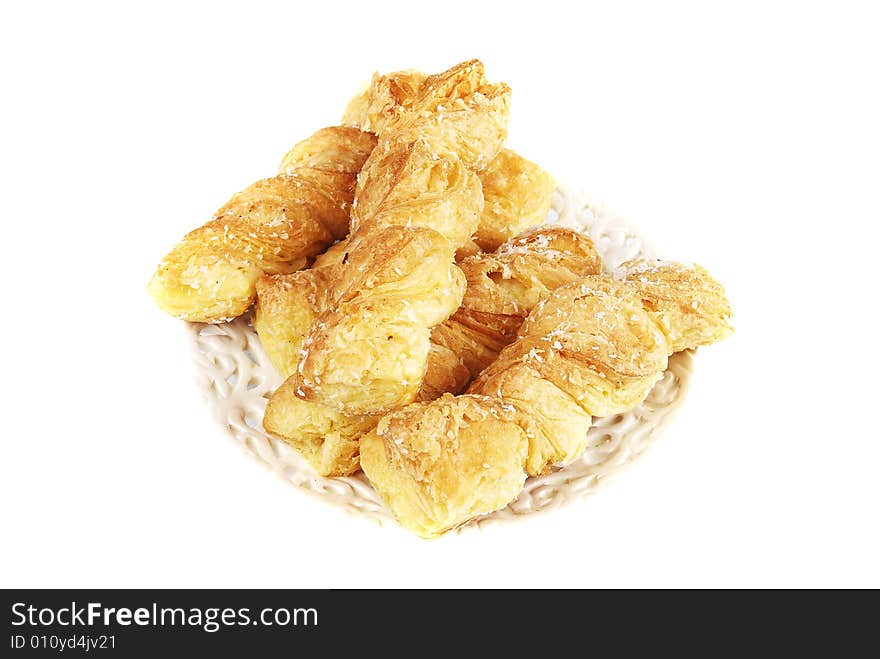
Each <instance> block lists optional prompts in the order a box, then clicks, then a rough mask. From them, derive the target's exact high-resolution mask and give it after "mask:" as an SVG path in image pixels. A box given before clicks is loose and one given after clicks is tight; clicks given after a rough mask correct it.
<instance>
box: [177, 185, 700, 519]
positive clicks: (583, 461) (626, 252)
mask: <svg viewBox="0 0 880 659" xmlns="http://www.w3.org/2000/svg"><path fill="white" fill-rule="evenodd" d="M548 223H549V224H559V225H562V226H567V227H572V228H575V229H578V230H580V231H583V232H584V233H586V234H587V235H589V236H590V238H592V240H593V242H594V243H595V246H596V249H597V250H598V251H599V254H600V255H601V256H602V261H603V266H604V268H605V270H606V271H609V272H610V271H611V270H614V269H615V268H617V267H618V266H619V265H620V264H621V263H623V262H624V261H628V260H629V259H633V258H644V259H653V258H657V254H655V252H654V250H653V249H652V248H651V247H650V245H648V244H647V243H646V242H645V241H644V240H643V239H642V238H641V237H640V236H639V235H638V234H637V233H636V232H635V230H634V229H633V228H632V227H631V226H630V225H629V224H627V223H626V222H624V221H623V220H621V219H620V218H619V217H617V216H616V215H614V214H613V213H611V212H609V211H608V210H607V209H606V208H605V207H604V206H603V205H601V204H595V203H592V202H590V201H588V200H586V199H585V198H584V197H582V196H580V195H576V194H574V193H573V192H571V191H570V190H567V189H559V190H557V191H556V193H555V194H554V197H553V206H552V210H551V211H550V215H549V217H548ZM187 327H188V330H189V336H190V340H191V341H192V343H193V347H194V350H193V354H194V356H195V363H196V367H197V370H198V378H199V385H200V387H201V389H202V390H203V392H204V393H205V396H206V398H207V400H208V402H209V404H210V406H211V408H212V410H213V412H214V414H215V416H216V417H217V419H218V420H219V421H220V422H221V423H222V424H223V426H224V427H225V428H226V429H227V431H228V432H229V434H230V435H231V436H232V437H233V438H234V439H235V440H236V441H237V442H238V443H239V444H240V445H241V446H242V447H243V448H244V449H245V450H246V451H247V452H249V453H250V454H252V455H253V456H255V457H256V458H257V459H259V460H260V461H262V462H264V463H265V464H266V465H268V466H269V467H271V468H272V469H273V470H274V471H276V472H278V473H279V474H280V475H281V476H282V477H284V478H285V479H286V480H288V481H289V482H290V483H292V484H293V485H295V486H297V487H299V488H302V489H303V490H306V491H308V492H311V493H312V494H315V495H317V496H320V497H321V498H323V499H325V500H327V501H328V502H329V503H332V504H335V505H338V506H343V507H345V508H346V509H348V510H349V511H351V512H355V513H358V514H361V515H366V516H368V517H370V518H372V519H374V520H377V521H379V522H381V521H384V520H388V519H390V518H391V517H390V514H389V512H388V510H387V509H386V508H385V506H384V505H383V503H382V502H381V500H380V499H379V498H378V496H377V495H376V493H375V491H374V490H373V488H372V487H371V486H370V484H369V482H368V481H367V479H366V478H365V477H364V476H363V474H361V473H358V474H356V475H354V476H348V477H345V478H324V477H322V476H318V475H317V474H316V473H315V472H314V470H313V469H312V468H311V467H310V466H309V464H308V462H306V460H305V459H304V458H303V457H302V456H301V455H300V454H299V453H298V452H297V451H296V449H294V448H292V447H290V446H288V445H287V444H285V443H284V442H282V441H280V440H277V439H275V438H273V437H270V436H269V435H267V434H266V432H265V431H264V430H263V424H262V420H263V410H264V409H265V407H266V401H267V399H268V397H269V396H270V395H271V393H272V392H273V391H274V390H275V388H276V387H277V386H278V385H279V384H281V377H280V376H279V375H278V373H277V372H276V371H275V369H274V368H273V366H272V365H271V364H270V363H269V359H268V358H267V357H266V353H265V352H264V351H263V347H262V346H261V345H260V341H259V339H258V338H257V334H256V332H255V331H254V329H253V327H251V324H250V315H246V316H242V317H241V318H238V319H236V320H234V321H232V322H231V323H226V324H222V325H203V324H200V323H187ZM691 368H692V353H691V352H690V351H685V352H681V353H678V354H676V355H673V356H672V357H671V358H670V359H669V368H668V369H667V371H666V373H665V374H664V376H663V378H662V379H661V380H660V381H659V382H658V383H657V384H656V385H655V386H654V388H653V389H652V390H651V393H650V394H649V395H648V397H647V398H646V399H645V401H644V402H643V403H642V404H641V405H639V406H638V407H636V408H635V409H633V410H631V411H629V412H627V413H626V414H618V415H616V416H613V417H607V418H597V419H594V421H593V427H592V428H590V431H589V435H590V438H591V442H590V446H591V447H592V448H590V449H588V450H587V451H586V453H584V455H583V456H581V457H580V458H579V459H578V460H576V461H574V462H573V463H571V464H569V465H567V466H566V467H564V468H562V469H558V470H556V471H553V472H552V473H550V474H547V475H545V476H541V477H538V478H529V479H528V480H527V481H526V484H525V488H524V489H523V491H522V494H520V496H519V497H518V498H517V499H516V500H515V501H513V502H512V503H511V504H510V505H508V506H507V507H506V508H504V509H503V510H499V511H496V512H494V513H492V514H491V515H487V516H485V517H481V518H479V519H476V520H473V521H472V522H470V523H469V524H466V525H465V526H464V527H461V528H470V527H474V526H483V525H485V524H487V523H490V522H496V521H501V520H511V519H514V518H519V517H522V516H524V515H528V514H531V513H535V512H539V511H542V510H547V509H549V508H553V507H556V506H559V505H562V504H563V503H565V502H568V501H572V500H574V499H581V498H583V497H584V496H586V495H587V494H589V493H590V492H591V491H592V490H593V489H594V488H595V487H596V486H597V485H598V484H599V483H600V482H601V481H602V480H603V479H605V478H607V477H608V476H610V475H611V474H612V473H614V472H615V471H617V470H618V469H620V468H621V467H622V466H624V465H626V464H628V463H629V462H631V461H632V460H633V459H634V458H635V457H637V456H638V455H639V454H640V453H642V451H644V450H645V448H646V447H647V446H648V445H649V443H650V442H651V440H652V439H653V438H654V437H656V435H657V431H658V430H659V429H660V428H661V426H663V424H664V422H665V421H666V420H667V419H668V418H669V416H670V413H671V412H673V411H674V410H675V409H676V408H677V407H678V406H679V404H680V403H681V401H682V398H683V396H684V393H685V391H686V388H687V383H688V380H689V379H690V372H691Z"/></svg>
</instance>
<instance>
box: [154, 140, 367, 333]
mask: <svg viewBox="0 0 880 659" xmlns="http://www.w3.org/2000/svg"><path fill="white" fill-rule="evenodd" d="M375 144H376V138H375V136H373V135H371V134H370V133H366V132H362V131H360V130H357V129H356V128H347V127H341V126H337V127H332V128H324V129H322V130H319V131H318V132H316V133H315V134H314V135H312V136H311V137H309V138H308V139H306V140H304V141H303V142H300V143H299V144H297V145H296V146H294V147H293V149H291V151H290V152H289V153H288V154H287V155H286V156H285V157H284V160H283V161H282V164H281V168H280V173H279V174H278V175H277V176H274V177H272V178H268V179H264V180H262V181H258V182H256V183H254V184H253V185H251V186H250V187H248V188H245V189H244V190H242V191H241V192H239V193H238V194H236V195H235V196H233V197H232V199H230V200H229V202H228V203H227V204H226V205H225V206H223V207H222V208H221V209H220V210H219V211H217V213H216V214H215V215H214V218H213V219H212V220H211V221H209V222H207V223H206V224H204V225H202V226H201V227H199V228H198V229H195V230H194V231H191V232H190V233H188V234H187V235H186V236H185V237H184V239H183V240H182V241H181V242H180V243H178V244H177V245H176V246H175V247H174V248H173V249H172V250H171V252H169V253H168V255H166V256H165V258H164V259H163V260H162V262H161V263H160V265H159V268H158V270H157V272H156V274H155V275H154V276H153V279H152V280H151V281H150V284H149V287H148V290H149V292H150V294H151V295H152V296H153V298H154V299H155V300H156V302H157V304H158V305H159V306H160V307H161V308H162V309H163V310H165V311H167V312H168V313H170V314H172V315H173V316H177V317H178V318H183V319H184V320H189V321H195V322H207V323H217V322H223V321H226V320H230V319H231V318H234V317H235V316H239V315H241V314H242V313H244V312H245V311H246V310H247V309H248V307H249V306H250V304H251V303H252V302H253V299H254V294H255V285H256V282H257V279H259V277H260V275H262V274H263V273H283V272H293V271H296V270H299V269H300V268H302V267H303V266H305V265H306V264H307V260H308V258H309V257H312V256H315V255H316V254H319V253H320V252H322V251H324V250H325V249H326V248H327V247H328V246H329V245H330V244H331V243H333V242H334V241H335V240H338V239H339V238H342V237H344V236H345V235H346V233H348V224H349V211H350V207H351V204H352V202H353V199H354V191H355V184H356V176H357V173H358V172H359V171H360V169H361V167H362V166H363V164H364V162H365V161H366V160H367V157H368V156H369V155H370V153H371V152H372V150H373V147H374V146H375Z"/></svg>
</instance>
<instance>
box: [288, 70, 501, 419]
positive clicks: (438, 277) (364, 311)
mask: <svg viewBox="0 0 880 659" xmlns="http://www.w3.org/2000/svg"><path fill="white" fill-rule="evenodd" d="M508 106H509V89H508V88H507V86H506V85H491V84H489V83H488V82H487V81H486V78H485V74H484V72H483V68H482V65H481V64H480V63H479V62H467V63H465V64H462V65H458V66H456V67H453V68H452V69H450V70H449V71H446V72H444V73H442V74H438V75H435V76H428V77H427V78H426V79H425V81H424V84H423V85H422V87H421V89H420V91H419V94H418V97H417V98H416V100H415V101H414V103H413V104H412V106H410V107H408V108H404V109H402V110H401V111H400V112H399V113H398V114H396V115H395V116H394V117H393V118H392V119H391V120H390V121H389V122H388V125H387V126H386V127H385V129H384V131H383V134H382V137H381V138H380V140H379V143H378V145H377V147H376V149H375V150H374V151H373V153H372V154H371V156H370V157H369V158H368V160H367V162H366V164H365V165H364V167H363V171H362V172H361V175H360V176H359V179H358V187H357V191H356V195H355V202H354V210H353V214H352V233H351V235H350V237H349V240H348V249H347V254H348V257H347V260H346V261H345V262H344V263H341V264H340V266H339V267H338V268H336V269H335V275H336V276H335V277H334V278H333V280H332V281H331V282H330V284H329V289H330V290H329V294H328V295H329V298H328V299H329V300H330V306H329V307H328V309H326V310H325V311H324V312H323V313H322V314H321V315H320V316H319V317H318V318H317V319H316V321H315V322H314V324H313V326H312V330H311V332H310V333H309V336H308V337H307V339H306V341H305V343H304V356H303V358H302V360H301V362H300V364H299V366H298V368H297V372H296V373H295V374H294V375H293V376H292V377H293V378H295V381H296V389H295V391H297V392H301V393H297V395H298V396H299V397H301V398H303V399H304V400H308V401H311V402H318V403H321V404H323V405H327V406H329V407H332V408H334V409H336V410H337V411H340V412H345V413H346V414H363V413H375V412H377V411H382V410H389V409H393V408H395V407H398V406H400V405H403V404H406V403H408V402H411V401H413V400H415V398H416V395H417V394H418V391H419V388H420V386H421V383H422V379H423V376H424V374H425V368H426V363H427V360H428V356H429V352H430V331H431V328H433V327H434V326H436V325H438V324H440V323H441V322H443V321H444V320H445V319H446V318H448V317H449V316H450V315H451V314H452V313H453V312H454V311H455V310H456V309H457V308H458V305H459V302H460V301H461V296H462V295H463V293H464V284H465V282H464V276H463V275H462V273H461V271H460V270H459V269H458V267H457V266H455V264H454V262H453V258H454V254H455V250H456V248H457V247H458V245H459V244H461V243H462V242H464V241H466V240H467V239H468V238H469V236H471V235H472V234H473V231H474V229H475V228H476V223H477V220H478V218H479V215H480V213H481V211H482V190H481V186H480V184H479V181H478V179H477V178H476V175H475V174H474V171H473V170H475V169H479V168H481V167H483V166H485V164H487V163H488V162H489V161H491V160H492V158H494V157H495V155H497V153H498V151H499V150H500V148H501V143H502V142H503V140H504V136H505V132H506V120H507V111H508Z"/></svg>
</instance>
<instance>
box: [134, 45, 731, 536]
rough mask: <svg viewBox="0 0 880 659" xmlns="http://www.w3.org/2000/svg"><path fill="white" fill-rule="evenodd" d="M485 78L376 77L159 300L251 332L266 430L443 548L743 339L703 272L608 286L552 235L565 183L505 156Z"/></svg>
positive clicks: (260, 186)
mask: <svg viewBox="0 0 880 659" xmlns="http://www.w3.org/2000/svg"><path fill="white" fill-rule="evenodd" d="M509 107H510V88H509V87H508V86H507V85H505V84H503V83H490V82H489V81H488V80H487V79H486V76H485V72H484V68H483V65H482V64H481V63H480V62H479V61H476V60H474V61H469V62H464V63H462V64H459V65H457V66H454V67H452V68H451V69H449V70H448V71H444V72H443V73H439V74H436V75H425V74H422V73H419V72H415V71H403V72H397V73H391V74H388V75H379V74H376V75H374V76H373V79H372V82H371V84H370V85H369V87H368V88H367V89H366V90H365V91H364V92H363V93H361V94H359V95H358V96H356V97H355V98H354V99H352V101H351V102H350V104H349V105H348V107H347V109H346V110H345V113H344V116H343V120H342V125H339V126H333V127H330V128H323V129H321V130H319V131H318V132H317V133H315V134H314V135H312V136H311V137H309V138H307V139H306V140H304V141H302V142H300V143H299V144H297V145H295V146H294V147H293V148H292V149H291V150H290V152H288V153H287V155H285V156H284V158H283V160H282V161H281V166H280V168H279V171H278V173H277V174H276V175H275V176H272V177H270V178H267V179H263V180H261V181H258V182H256V183H254V184H253V185H251V186H249V187H247V188H245V189H244V190H242V191H241V192H239V193H237V194H235V195H234V196H233V197H232V199H230V200H229V202H228V203H227V204H226V205H225V206H223V207H222V208H221V209H220V210H219V211H217V213H216V214H215V216H214V217H213V219H212V220H210V221H209V222H207V223H206V224H204V225H202V226H201V227H199V228H197V229H195V230H194V231H191V232H190V233H188V234H187V235H186V236H185V237H184V238H183V240H182V241H181V242H180V243H178V244H177V246H175V247H174V249H172V250H171V252H170V253H169V254H168V255H167V256H166V257H165V258H164V259H163V260H162V262H161V263H160V265H159V268H158V270H157V272H156V274H155V276H154V277H153V279H152V281H151V282H150V285H149V290H150V293H151V294H152V296H153V297H154V298H155V300H156V302H157V303H158V304H159V306H160V307H161V308H162V309H164V310H165V311H167V312H168V313H170V314H172V315H174V316H177V317H179V318H183V319H185V320H188V321H194V322H202V323H220V322H226V321H228V320H230V319H232V318H235V317H237V316H240V315H242V314H244V313H246V312H247V311H248V310H249V309H250V308H251V307H252V305H254V304H255V311H254V316H253V325H254V327H255V329H256V331H257V333H258V335H259V337H260V340H261V342H262V343H263V346H264V347H265V349H266V353H267V354H268V356H269V358H270V359H271V361H272V363H273V364H274V365H275V367H276V368H277V369H278V371H279V372H280V373H281V374H282V375H283V376H284V377H285V378H286V379H285V381H284V383H283V384H282V385H281V386H280V387H279V388H278V390H277V391H276V392H275V393H274V395H273V396H272V397H271V399H270V400H269V403H268V405H267V407H266V413H265V418H264V420H263V425H264V427H265V429H266V430H267V431H268V432H269V433H271V434H272V435H274V436H276V437H278V438H280V439H283V440H284V441H286V442H288V443H290V444H291V445H293V446H294V447H296V448H297V449H298V450H300V451H301V452H302V454H303V455H304V456H305V457H306V458H307V459H308V461H309V462H310V463H311V464H312V466H313V467H314V469H315V471H316V472H317V473H319V474H321V475H324V476H344V475H349V474H352V473H354V472H356V471H358V470H360V469H362V470H363V471H364V473H365V474H366V476H367V478H368V479H369V480H370V482H371V483H372V484H373V486H374V487H375V489H376V491H377V492H378V494H379V495H380V496H381V497H382V499H383V500H384V501H385V502H386V503H387V505H388V507H389V508H390V510H391V511H392V513H393V514H394V516H395V517H396V519H397V520H398V521H399V522H400V523H401V524H402V525H403V526H405V527H406V528H408V529H410V530H412V531H414V532H415V533H417V534H419V535H421V536H424V537H432V536H436V535H439V534H442V533H444V532H446V531H448V530H450V529H452V528H454V527H456V526H458V525H460V524H462V523H464V522H466V521H468V520H470V519H472V518H474V517H476V516H479V515H484V514H487V513H490V512H492V511H494V510H497V509H499V508H502V507H504V506H506V505H507V504H508V503H509V502H510V501H512V500H513V499H515V498H516V497H517V495H518V494H519V492H520V491H521V489H522V487H523V484H524V482H525V479H526V477H528V476H535V475H539V474H544V473H546V472H547V471H549V470H550V469H551V468H554V467H557V466H559V465H564V464H566V463H568V462H571V461H572V460H574V459H575V458H577V457H578V456H579V455H580V454H581V453H582V452H583V451H584V450H586V449H587V441H588V440H587V430H588V429H589V427H590V424H591V422H592V418H593V417H594V416H607V415H613V414H618V413H622V412H625V411H627V410H629V409H632V408H633V407H635V406H637V405H638V404H639V403H641V402H642V400H644V398H645V396H646V395H647V394H648V392H649V391H650V389H651V387H652V386H653V385H654V383H655V382H656V381H657V380H658V379H659V378H660V377H661V376H662V374H663V372H664V370H665V369H666V366H667V359H668V357H669V356H670V355H671V354H673V353H675V352H677V351H679V350H686V349H693V348H696V347H698V346H703V345H707V344H710V343H713V342H715V341H718V340H719V339H722V338H724V337H725V336H726V335H728V334H729V333H730V331H731V328H730V325H729V318H730V315H731V311H730V306H729V304H728V302H727V299H726V298H725V294H724V290H723V288H722V287H721V285H720V284H719V283H718V282H717V281H716V280H715V279H713V278H712V277H711V276H710V275H709V273H708V272H706V270H704V269H703V268H701V267H699V266H695V265H687V264H679V263H669V262H653V261H652V262H639V261H634V262H629V263H626V264H624V265H623V267H621V268H618V269H616V270H615V271H614V273H613V275H607V274H603V269H602V263H601V259H600V257H599V255H598V254H597V252H596V249H595V247H594V246H593V244H592V242H591V241H590V239H589V238H588V237H587V236H585V235H583V234H580V233H578V232H575V231H572V230H570V229H566V228H561V227H553V226H542V225H543V223H544V222H545V221H546V218H547V213H548V210H549V208H550V201H551V195H552V193H553V190H554V187H555V185H554V182H553V179H552V178H551V177H550V176H549V175H548V174H547V173H546V172H544V171H543V170H542V169H541V168H539V167H538V166H537V165H535V164H534V163H532V162H530V161H528V160H526V159H525V158H523V157H522V156H520V155H519V154H517V153H515V152H513V151H511V150H509V149H506V148H504V146H503V145H504V140H505V137H506V134H507V122H508V115H509Z"/></svg>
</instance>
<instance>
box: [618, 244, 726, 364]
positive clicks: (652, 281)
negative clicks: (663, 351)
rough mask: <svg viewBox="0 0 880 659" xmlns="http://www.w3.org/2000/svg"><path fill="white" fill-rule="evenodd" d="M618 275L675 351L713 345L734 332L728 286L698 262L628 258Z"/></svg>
mask: <svg viewBox="0 0 880 659" xmlns="http://www.w3.org/2000/svg"><path fill="white" fill-rule="evenodd" d="M616 274H617V275H618V276H622V278H623V279H625V281H626V282H627V283H628V284H629V285H630V286H631V287H633V288H634V289H635V290H636V291H637V293H638V295H639V296H640V297H641V299H642V305H643V306H644V307H645V309H647V310H648V311H649V312H651V313H652V314H653V315H654V317H655V319H656V320H657V322H658V323H659V324H660V328H661V329H662V330H663V332H664V333H665V334H666V340H667V341H668V342H669V345H670V351H671V352H678V351H680V350H686V349H688V348H697V347H699V346H706V345H710V344H712V343H715V342H717V341H720V340H722V339H724V338H725V337H727V336H728V335H730V334H731V333H732V332H733V328H732V327H731V326H730V317H731V315H732V313H733V312H732V311H731V309H730V303H729V302H728V301H727V297H726V296H725V294H724V288H723V287H722V286H721V284H720V283H718V281H716V280H715V279H713V278H712V275H710V274H709V273H708V272H707V271H706V270H705V269H704V268H701V267H700V266H698V265H692V264H683V263H674V262H670V261H628V262H627V263H624V264H623V265H622V266H621V268H620V269H619V270H618V272H617V273H616Z"/></svg>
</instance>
